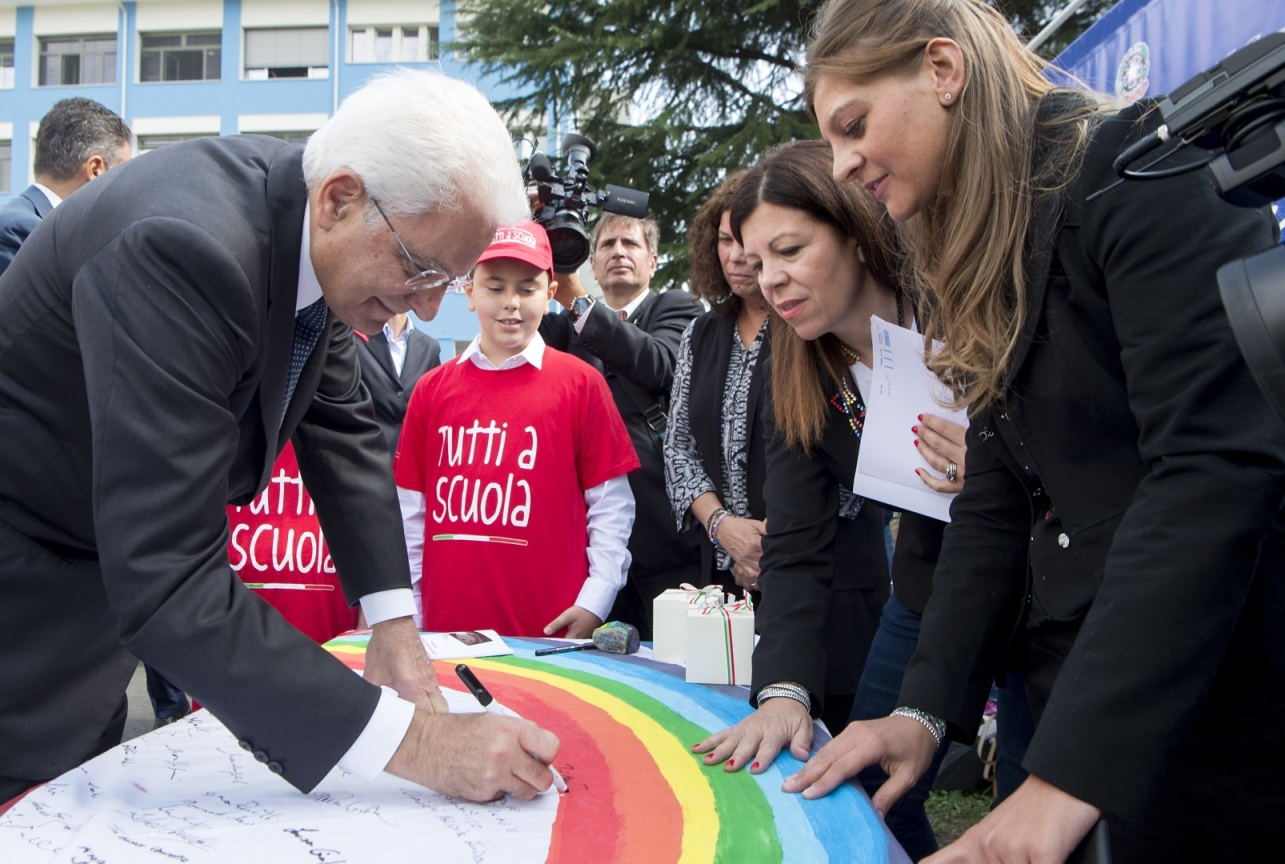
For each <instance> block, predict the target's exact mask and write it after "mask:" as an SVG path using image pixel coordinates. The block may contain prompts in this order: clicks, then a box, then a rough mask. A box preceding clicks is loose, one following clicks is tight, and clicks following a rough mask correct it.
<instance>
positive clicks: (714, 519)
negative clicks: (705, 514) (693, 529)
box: [705, 507, 732, 549]
mask: <svg viewBox="0 0 1285 864" xmlns="http://www.w3.org/2000/svg"><path fill="white" fill-rule="evenodd" d="M730 515H732V514H730V513H728V512H727V511H726V510H724V509H723V508H722V507H719V508H718V509H717V510H715V511H714V512H713V513H711V514H709V521H708V522H706V523H705V533H706V534H707V535H709V542H710V543H713V544H714V548H715V549H721V548H723V547H721V546H719V545H718V526H719V525H721V524H722V523H723V520H724V519H726V518H727V517H728V516H730Z"/></svg>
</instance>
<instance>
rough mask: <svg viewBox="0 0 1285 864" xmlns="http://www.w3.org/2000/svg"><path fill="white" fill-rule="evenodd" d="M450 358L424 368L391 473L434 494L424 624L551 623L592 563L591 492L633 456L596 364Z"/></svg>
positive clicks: (516, 632)
mask: <svg viewBox="0 0 1285 864" xmlns="http://www.w3.org/2000/svg"><path fill="white" fill-rule="evenodd" d="M542 366H543V368H542V369H537V368H535V367H534V366H532V365H531V364H529V363H527V364H523V365H521V366H518V367H516V368H513V369H506V370H503V371H494V370H484V369H479V368H478V367H477V366H476V365H475V364H474V363H473V362H472V361H471V360H465V361H464V362H463V363H459V362H454V361H452V362H448V363H445V364H444V365H442V366H439V367H438V368H437V369H435V370H433V371H432V372H430V373H429V374H427V375H425V376H424V377H423V378H421V379H420V380H419V383H418V384H417V385H416V386H415V392H414V393H412V394H411V399H410V404H409V406H408V407H407V409H406V419H405V420H404V421H403V423H402V433H401V438H400V440H399V442H398V445H397V460H396V463H395V466H394V469H393V476H394V477H395V478H396V480H397V485H398V486H400V487H402V488H403V489H409V490H411V491H414V492H421V493H423V494H424V496H425V499H426V500H425V505H426V508H427V511H428V512H427V514H426V516H425V525H424V572H423V583H422V585H421V591H422V597H423V601H422V602H423V613H424V629H425V630H438V631H440V630H446V631H454V630H477V629H482V628H489V629H493V630H497V631H498V632H500V633H501V634H504V635H509V636H543V635H544V627H545V625H546V624H548V623H549V622H550V621H552V620H553V619H554V618H556V617H558V615H560V614H562V612H563V611H565V610H566V609H567V607H569V606H571V605H572V604H574V603H575V601H576V596H577V595H578V594H579V593H580V589H581V587H582V586H583V585H584V581H585V579H586V578H587V577H588V575H589V559H588V556H587V555H586V554H585V550H586V548H587V547H588V545H589V536H588V531H587V529H586V507H585V502H584V493H585V490H586V489H592V488H593V487H594V486H597V485H599V484H601V483H605V482H606V481H607V480H610V479H611V478H613V477H619V476H621V475H622V474H627V473H629V472H630V471H634V470H636V469H637V468H638V457H637V455H636V454H635V453H634V447H633V444H632V443H631V442H630V440H629V433H628V431H626V429H625V424H624V421H622V420H621V419H620V412H619V410H617V408H616V404H615V402H614V401H613V400H612V398H611V391H610V390H608V389H607V382H606V381H605V380H603V377H602V375H601V374H599V373H598V372H597V371H596V370H594V369H593V367H591V366H590V365H589V364H587V363H585V362H583V361H582V360H578V359H576V358H575V357H572V356H571V355H570V354H564V353H562V352H560V351H555V350H553V349H550V348H546V349H545V350H544V357H543V360H542Z"/></svg>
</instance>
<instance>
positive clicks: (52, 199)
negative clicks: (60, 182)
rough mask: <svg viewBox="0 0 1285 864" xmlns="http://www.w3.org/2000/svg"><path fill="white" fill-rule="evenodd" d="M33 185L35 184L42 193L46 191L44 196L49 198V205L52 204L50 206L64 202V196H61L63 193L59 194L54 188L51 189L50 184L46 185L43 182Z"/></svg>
mask: <svg viewBox="0 0 1285 864" xmlns="http://www.w3.org/2000/svg"><path fill="white" fill-rule="evenodd" d="M31 185H32V186H35V187H36V188H37V189H39V190H40V191H41V192H42V193H44V196H45V197H46V198H48V199H49V206H50V207H57V206H58V205H59V204H61V203H62V196H61V195H59V194H58V193H57V192H55V191H54V190H52V189H50V188H49V187H48V186H46V185H45V184H43V183H32V184H31Z"/></svg>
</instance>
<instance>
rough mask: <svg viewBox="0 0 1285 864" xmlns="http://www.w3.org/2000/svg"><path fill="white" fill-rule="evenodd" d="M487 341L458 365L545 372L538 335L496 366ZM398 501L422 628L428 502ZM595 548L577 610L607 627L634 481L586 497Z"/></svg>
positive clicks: (620, 581) (619, 584)
mask: <svg viewBox="0 0 1285 864" xmlns="http://www.w3.org/2000/svg"><path fill="white" fill-rule="evenodd" d="M481 340H482V337H481V336H480V335H479V336H475V337H473V341H472V342H471V343H469V346H468V347H467V348H465V349H464V350H463V351H462V352H460V356H459V357H458V358H457V359H456V360H455V362H456V363H463V362H465V361H469V362H471V363H473V365H474V366H476V367H477V368H479V369H482V370H485V371H487V372H504V371H506V370H509V369H517V368H519V367H521V366H525V365H527V364H530V365H532V366H534V367H535V368H536V369H540V368H542V364H543V362H544V351H545V344H544V340H543V339H541V338H540V334H539V333H536V334H535V335H534V336H532V337H531V341H530V342H528V343H527V344H526V347H525V348H523V349H522V350H521V351H519V352H518V353H517V354H514V355H513V356H512V357H509V358H507V359H505V361H504V362H503V363H501V364H500V365H499V366H496V365H495V364H494V363H492V362H491V361H490V359H489V358H488V357H487V356H486V355H485V354H483V353H482V345H481ZM397 497H398V499H399V500H400V501H401V505H402V527H403V528H404V529H405V531H406V551H407V553H408V554H409V556H410V579H411V586H412V590H413V591H414V594H415V601H416V603H415V623H416V625H420V624H422V623H423V622H422V619H421V618H420V615H419V598H420V596H421V588H420V580H421V577H422V575H423V571H424V522H425V519H426V517H427V514H428V507H427V500H426V498H425V496H424V494H423V493H422V492H412V491H411V490H409V489H403V488H402V487H400V486H398V487H397ZM584 501H585V506H586V507H587V508H588V510H587V512H586V520H587V529H588V531H587V533H588V535H589V544H588V546H587V547H586V549H585V554H586V555H587V556H588V558H589V576H588V577H587V578H586V579H585V581H584V585H583V586H582V587H581V588H580V593H579V594H578V595H577V596H576V602H575V605H576V606H579V607H580V608H582V609H587V610H589V611H590V612H592V613H593V614H594V615H597V616H598V618H599V619H601V620H603V621H606V620H607V618H608V616H610V615H611V606H612V604H613V603H615V602H616V594H617V593H619V591H620V589H621V588H623V587H625V579H626V577H627V576H628V575H629V565H630V564H631V563H632V562H633V558H632V556H631V555H630V553H629V533H630V532H631V531H632V530H633V527H634V511H635V509H636V507H635V503H634V492H633V489H631V488H630V487H629V478H628V477H626V476H624V475H621V476H620V477H613V478H611V479H610V480H608V481H606V482H605V483H599V484H598V485H597V486H594V487H593V488H592V489H586V490H585V493H584Z"/></svg>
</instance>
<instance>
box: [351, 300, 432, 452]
mask: <svg viewBox="0 0 1285 864" xmlns="http://www.w3.org/2000/svg"><path fill="white" fill-rule="evenodd" d="M357 336H358V337H360V338H359V339H358V341H357V364H358V366H359V367H360V369H361V383H363V384H365V385H366V389H367V390H369V391H370V398H371V401H372V402H373V403H374V405H375V422H376V423H378V424H379V428H380V429H381V430H382V431H383V433H384V440H386V441H387V442H388V454H389V456H393V455H396V453H397V439H398V438H399V437H400V436H401V434H402V418H403V417H405V416H406V405H407V403H409V402H410V394H411V392H412V391H414V389H415V382H416V381H418V380H419V379H420V378H421V377H423V376H424V375H425V374H427V373H429V372H431V371H433V370H434V369H436V368H437V367H438V366H439V365H440V364H441V362H442V348H441V346H440V345H438V344H437V340H436V339H434V338H433V337H432V336H429V335H428V334H427V333H422V332H420V331H419V330H416V329H415V328H414V327H412V326H411V323H410V318H409V316H407V315H406V314H404V313H403V314H401V315H394V316H393V317H392V318H390V319H389V320H388V323H387V324H385V325H384V329H383V330H381V331H380V332H378V333H371V334H370V335H369V336H367V335H366V334H365V333H358V334H357Z"/></svg>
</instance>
